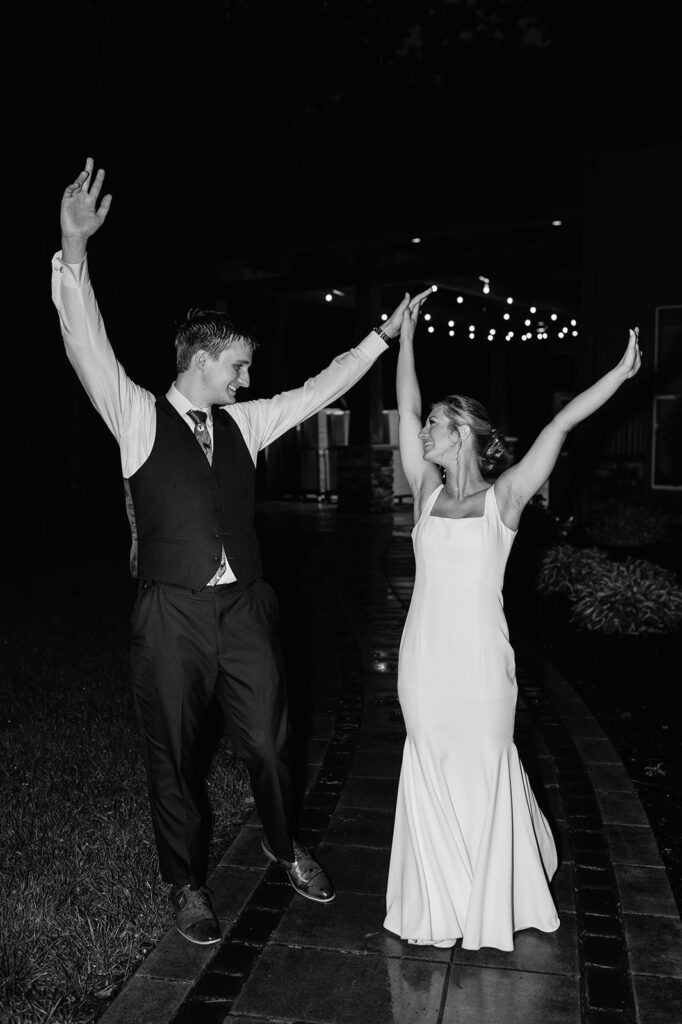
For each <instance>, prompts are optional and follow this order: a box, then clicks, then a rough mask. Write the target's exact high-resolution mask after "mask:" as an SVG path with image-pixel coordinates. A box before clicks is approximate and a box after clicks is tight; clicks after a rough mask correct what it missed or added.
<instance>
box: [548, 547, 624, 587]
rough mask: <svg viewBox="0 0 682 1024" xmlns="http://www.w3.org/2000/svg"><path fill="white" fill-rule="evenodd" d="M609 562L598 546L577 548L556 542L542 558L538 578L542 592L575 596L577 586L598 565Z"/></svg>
mask: <svg viewBox="0 0 682 1024" xmlns="http://www.w3.org/2000/svg"><path fill="white" fill-rule="evenodd" d="M604 562H608V556H607V555H605V554H604V552H603V551H600V550H599V549H598V548H576V547H573V545H572V544H555V545H554V547H552V548H550V549H549V551H547V553H546V554H545V556H544V558H543V559H542V564H541V566H540V572H539V575H538V580H537V589H538V590H539V591H540V593H541V594H566V595H567V596H568V597H569V598H570V597H572V596H573V594H574V591H575V587H576V586H577V584H579V583H581V582H582V581H584V580H586V579H589V578H590V576H591V575H592V572H593V570H594V568H595V566H596V565H600V564H602V563H604Z"/></svg>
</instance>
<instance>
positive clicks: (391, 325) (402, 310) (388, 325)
mask: <svg viewBox="0 0 682 1024" xmlns="http://www.w3.org/2000/svg"><path fill="white" fill-rule="evenodd" d="M432 291H435V289H434V288H433V287H431V288H427V289H426V291H423V292H420V293H419V295H415V297H414V298H410V293H409V292H405V295H404V297H403V300H402V302H400V303H399V304H398V305H397V306H396V307H395V309H394V310H393V312H392V313H391V315H390V316H389V318H388V320H386V321H384V323H383V324H382V325H381V329H382V331H385V333H386V334H388V336H389V338H397V337H398V335H399V334H400V332H401V331H402V327H403V320H404V317H405V316H410V317H411V316H414V318H415V324H416V322H417V320H416V318H417V317H418V316H419V307H420V306H421V304H422V302H423V301H424V299H425V298H426V297H427V295H430V294H431V292H432ZM415 310H416V312H415Z"/></svg>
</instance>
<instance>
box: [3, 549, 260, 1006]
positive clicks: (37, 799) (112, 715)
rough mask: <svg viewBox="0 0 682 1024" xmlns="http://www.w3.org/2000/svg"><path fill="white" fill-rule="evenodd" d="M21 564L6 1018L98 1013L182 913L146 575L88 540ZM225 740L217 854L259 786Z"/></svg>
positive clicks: (9, 648) (215, 777) (9, 637)
mask: <svg viewBox="0 0 682 1024" xmlns="http://www.w3.org/2000/svg"><path fill="white" fill-rule="evenodd" d="M90 550H92V549H90ZM8 554H10V553H8ZM10 561H11V559H10ZM8 574H9V577H10V578H9V579H8V575H7V574H6V577H5V582H6V596H7V597H8V598H9V601H8V602H7V607H8V610H7V611H6V612H5V615H4V619H3V622H2V627H1V633H2V651H3V659H2V662H3V663H2V688H1V691H0V694H1V705H0V710H1V712H2V733H1V734H0V763H1V764H2V778H1V782H0V799H1V800H2V826H1V829H0V843H1V845H0V934H1V936H2V946H1V948H0V979H1V980H0V986H1V987H0V1020H2V1021H3V1024H28V1022H36V1024H37V1022H41V1024H46V1022H48V1021H49V1022H50V1024H60V1022H64V1024H66V1022H79V1024H80V1022H83V1024H84V1022H90V1021H94V1020H96V1019H97V1018H98V1017H99V1016H100V1015H101V1014H102V1013H103V1012H104V1010H105V1009H106V1007H107V1005H108V1003H109V1002H110V1000H111V998H112V997H113V996H114V995H115V994H116V992H117V991H118V989H119V988H120V985H121V983H122V982H123V981H124V980H125V979H126V978H127V977H128V976H129V975H130V974H131V973H133V972H134V971H135V970H136V968H137V967H138V965H139V963H140V962H141V960H142V959H143V958H144V957H145V955H146V954H147V952H148V951H149V950H150V949H151V948H152V947H153V946H154V944H155V943H156V942H157V941H158V939H159V938H160V937H161V935H162V934H163V932H164V931H165V930H166V928H168V926H169V925H170V924H171V923H172V915H171V913H170V909H169V902H168V887H167V886H166V885H164V884H162V883H161V882H160V881H159V878H158V874H157V863H156V851H155V846H154V841H153V836H152V830H151V824H150V821H149V815H148V810H147V797H146V785H145V778H144V770H143V766H142V760H141V756H140V747H139V742H138V736H137V731H136V725H135V718H134V711H133V706H132V697H131V693H130V687H129V673H128V615H129V609H130V606H131V603H132V597H133V592H134V591H133V585H132V583H131V581H130V580H129V578H128V577H127V576H126V575H125V558H123V559H121V558H120V557H119V556H118V554H117V556H116V559H115V560H114V559H113V558H112V559H111V564H109V561H107V562H106V564H104V565H102V564H100V563H96V564H93V563H92V561H91V556H88V555H87V554H86V553H85V551H84V550H83V548H82V547H80V548H74V549H73V550H65V552H64V553H63V554H60V553H57V554H52V555H51V556H50V559H49V564H48V565H47V566H45V568H44V569H43V570H41V574H40V576H39V578H38V577H37V576H36V574H32V573H26V572H25V570H24V572H21V571H20V570H19V569H16V570H13V569H11V568H10V569H9V573H8ZM27 575H30V576H32V579H33V581H32V582H31V581H29V580H27V579H26V576H27ZM93 575H94V576H95V577H96V580H97V582H93V580H92V579H91V577H92V576H93ZM13 577H15V578H13ZM213 742H214V745H215V743H216V742H217V749H216V750H215V753H214V756H213V757H212V759H211V762H210V770H209V774H208V779H207V783H208V793H209V799H210V802H211V805H212V808H213V812H214V822H213V838H212V843H211V864H210V867H212V866H213V865H215V863H216V862H217V860H218V859H219V858H220V856H221V855H222V853H223V852H224V850H225V847H226V846H227V845H228V843H229V842H230V840H231V838H232V837H233V835H234V834H235V833H236V831H237V830H238V828H239V826H240V824H241V822H242V820H243V817H244V814H245V812H246V810H247V808H248V799H249V797H250V787H249V784H248V779H247V777H246V773H245V770H244V769H243V767H242V765H241V763H240V762H239V761H237V760H236V758H235V757H234V756H233V755H232V753H231V751H230V750H229V748H228V747H227V746H226V744H225V742H224V740H222V739H220V738H219V739H217V740H215V738H214V741H213Z"/></svg>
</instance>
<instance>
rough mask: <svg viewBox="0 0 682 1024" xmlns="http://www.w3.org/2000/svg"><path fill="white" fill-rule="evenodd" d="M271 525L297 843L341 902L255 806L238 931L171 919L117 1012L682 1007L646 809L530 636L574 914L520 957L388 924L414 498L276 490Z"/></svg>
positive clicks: (525, 937)
mask: <svg viewBox="0 0 682 1024" xmlns="http://www.w3.org/2000/svg"><path fill="white" fill-rule="evenodd" d="M259 519H260V526H261V530H262V534H263V537H264V539H265V545H264V546H265V555H266V565H267V564H268V554H269V552H270V553H271V554H272V553H277V556H278V557H277V562H278V565H279V569H278V572H279V577H278V578H277V579H276V580H273V582H274V583H275V585H276V589H277V591H278V593H279V594H280V601H281V605H282V634H283V639H284V642H285V651H286V654H287V661H288V663H289V665H290V690H291V694H292V721H293V723H294V735H295V738H296V750H297V752H298V755H299V757H298V763H299V764H300V769H301V789H302V790H305V799H304V803H303V811H302V816H301V820H300V828H299V837H300V839H301V840H302V841H303V842H306V843H308V844H310V845H311V846H313V847H314V848H315V849H316V851H317V854H318V856H319V859H320V860H321V861H322V863H323V864H324V865H325V867H326V868H327V869H328V870H329V872H330V874H331V875H332V877H333V879H334V881H335V884H336V887H337V893H338V895H337V898H336V900H335V901H334V902H333V903H331V904H329V905H327V906H321V905H318V904H315V903H312V902H310V901H309V900H305V899H302V898H301V897H299V896H297V895H295V894H294V893H293V891H292V890H291V888H290V887H289V885H288V883H287V881H286V878H285V876H284V874H283V872H282V870H281V869H280V868H279V867H277V866H275V865H271V864H269V862H268V861H267V860H266V859H265V857H264V855H263V853H262V851H261V848H260V838H261V832H260V828H259V822H258V817H257V814H256V813H255V812H253V813H252V814H251V816H250V817H249V818H248V819H247V821H246V823H245V825H244V827H243V828H242V830H241V832H240V833H239V834H238V836H237V837H236V839H235V840H234V842H233V843H232V845H231V846H230V848H229V849H228V850H227V851H226V852H225V855H224V857H223V859H222V861H221V862H220V864H219V866H218V867H217V869H216V870H215V872H214V873H213V875H212V877H211V878H210V881H209V884H210V887H211V889H212V891H213V899H214V905H215V908H216V912H217V914H218V917H219V919H220V922H221V926H222V930H223V934H224V939H223V942H222V944H221V945H220V946H218V947H211V948H210V949H208V950H203V949H201V948H200V947H196V946H191V945H190V944H188V943H187V942H186V941H185V940H183V939H182V938H181V937H180V936H179V935H178V934H177V933H176V932H175V931H174V930H170V931H169V932H168V933H167V934H166V936H165V937H164V938H163V939H162V941H161V942H160V943H159V945H158V946H157V948H156V949H155V950H154V951H153V952H152V953H151V954H150V956H149V957H148V958H147V959H146V960H145V961H144V963H143V964H142V965H141V966H140V968H139V969H138V971H137V973H136V974H135V976H134V977H133V978H132V979H130V981H129V982H128V983H127V985H126V986H125V987H124V989H123V990H122V992H121V994H120V995H119V996H118V998H117V999H116V1000H115V1001H114V1003H113V1004H112V1005H111V1006H110V1008H109V1009H108V1011H107V1012H106V1014H105V1015H104V1017H103V1018H101V1019H102V1021H103V1022H104V1024H219V1022H223V1021H226V1020H228V1021H230V1022H233V1024H282V1022H288V1024H295V1022H304V1021H305V1022H311V1024H312V1022H315V1024H351V1022H352V1024H356V1022H358V1021H366V1022H367V1024H394V1022H396V1024H408V1022H413V1021H414V1022H417V1021H419V1022H428V1024H454V1022H455V1021H456V1022H457V1024H493V1022H494V1024H516V1022H519V1024H521V1022H523V1024H527V1022H530V1021H532V1022H543V1024H545V1022H546V1024H578V1022H588V1024H594V1022H601V1024H612V1022H615V1021H619V1022H621V1024H630V1022H633V1024H634V1022H637V1024H672V1022H674V1021H678V1020H682V923H681V922H680V916H679V913H678V910H677V906H676V903H675V901H674V899H673V896H672V893H671V890H670V886H669V883H668V879H667V876H666V872H665V869H664V867H663V864H662V862H661V860H660V856H659V853H658V846H657V843H656V840H655V838H654V836H653V834H652V831H651V828H650V826H649V822H648V819H647V817H646V814H645V812H644V810H643V809H642V805H641V803H640V801H639V798H638V797H637V794H636V792H635V789H634V787H633V785H632V782H631V781H630V778H629V776H628V774H627V772H626V771H625V769H624V767H623V764H622V763H621V761H620V759H619V757H618V755H617V754H616V752H615V750H614V748H613V747H612V745H611V743H610V741H609V740H608V738H607V737H606V736H605V734H604V733H603V731H602V730H601V728H600V726H599V724H598V722H597V721H596V719H595V718H594V717H593V715H592V714H591V713H590V711H589V709H588V708H587V706H586V705H585V704H584V702H583V701H582V700H581V698H580V697H579V696H578V695H577V694H576V693H575V691H574V690H573V689H572V688H571V686H570V685H569V684H568V682H567V681H566V680H565V679H563V678H562V677H561V675H560V674H559V673H558V672H557V670H556V669H555V668H554V667H553V666H552V665H551V664H549V663H548V662H547V661H546V660H545V658H544V657H543V656H542V655H541V654H540V653H539V652H538V651H537V649H536V648H534V646H533V645H532V643H531V642H529V640H528V638H525V637H523V636H522V635H515V636H513V637H512V640H513V642H514V646H515V649H516V653H517V667H518V681H519V705H518V711H517V723H516V743H517V746H518V748H519V752H520V754H521V758H522V760H523V762H524V765H525V767H526V770H527V771H528V774H529V776H530V778H531V782H532V784H533V787H534V789H535V792H536V795H537V797H538V800H539V802H540V804H541V806H542V808H543V810H544V811H545V813H546V814H547V816H548V818H549V820H550V823H551V825H552V827H553V830H554V833H555V837H556V840H557V845H558V848H559V853H560V862H561V863H560V868H559V871H558V873H557V876H556V878H555V881H554V884H553V891H554V895H555V899H556V902H557V906H558V908H559V913H560V916H561V927H560V928H559V930H558V931H557V932H555V933H552V934H544V933H541V932H537V931H535V930H532V929H531V930H528V931H525V932H521V933H518V934H517V936H516V937H515V949H514V952H513V953H503V952H500V951H498V950H494V949H482V950H479V951H475V952H474V951H470V950H462V949H461V948H460V946H459V945H458V946H456V947H455V948H454V949H451V950H442V949H436V948H429V947H414V946H408V945H407V944H406V943H403V942H401V941H400V940H399V939H398V938H396V937H395V936H393V935H391V934H389V933H388V932H385V931H384V930H383V928H382V921H383V917H384V912H385V904H384V892H385V883H386V875H387V869H388V856H389V846H390V841H391V830H392V822H393V807H394V802H395V795H396V790H397V780H398V774H399V771H400V759H401V754H402V742H403V737H404V732H403V726H402V719H401V716H400V710H399V706H398V704H397V700H396V693H395V688H396V668H397V664H396V663H397V652H398V645H399V641H400V635H401V631H402V625H403V621H404V617H405V613H406V608H407V604H408V602H409V596H410V593H411V588H412V556H411V545H410V539H409V534H410V529H411V509H410V508H408V507H406V508H400V507H398V508H396V510H395V512H394V513H393V514H391V515H382V516H373V517H363V516H359V515H358V516H351V515H343V516H340V515H339V514H338V513H337V511H336V509H335V507H334V506H329V505H323V506H318V505H316V504H311V505H307V504H292V503H267V504H266V505H263V506H262V508H261V510H260V514H259ZM287 559H288V561H287ZM292 668H293V671H292V670H291V669H292Z"/></svg>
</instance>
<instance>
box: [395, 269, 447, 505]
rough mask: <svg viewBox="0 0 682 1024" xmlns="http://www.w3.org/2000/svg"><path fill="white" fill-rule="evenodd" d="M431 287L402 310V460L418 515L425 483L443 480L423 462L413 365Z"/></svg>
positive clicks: (398, 389)
mask: <svg viewBox="0 0 682 1024" xmlns="http://www.w3.org/2000/svg"><path fill="white" fill-rule="evenodd" d="M432 290H433V289H432V288H428V289H427V290H426V291H424V292H420V293H419V295H415V297H414V298H413V299H412V300H411V302H410V304H409V306H408V308H407V309H406V310H405V312H404V313H403V322H402V326H401V329H400V352H399V354H398V368H397V371H396V384H395V387H396V395H397V399H398V416H399V438H400V461H401V462H402V464H403V471H404V473H405V476H406V477H407V482H408V483H409V485H410V488H411V490H412V494H413V495H414V500H415V517H418V515H419V509H420V504H421V497H422V494H423V490H424V485H425V483H433V486H434V487H435V486H437V484H438V483H439V482H440V479H439V475H438V470H437V469H436V467H435V466H433V465H432V464H431V463H428V462H424V448H423V445H422V442H421V441H420V440H419V432H420V430H421V428H422V421H421V415H422V399H421V392H420V390H419V381H418V380H417V371H416V369H415V365H414V345H413V341H414V332H415V329H416V327H417V320H418V319H419V310H420V308H421V305H422V302H424V300H425V299H426V298H427V297H428V296H429V295H430V294H431V292H432Z"/></svg>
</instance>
